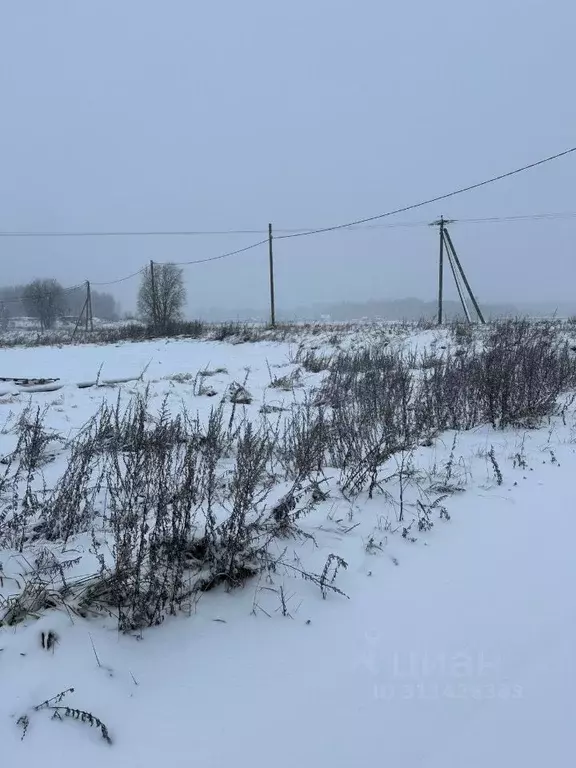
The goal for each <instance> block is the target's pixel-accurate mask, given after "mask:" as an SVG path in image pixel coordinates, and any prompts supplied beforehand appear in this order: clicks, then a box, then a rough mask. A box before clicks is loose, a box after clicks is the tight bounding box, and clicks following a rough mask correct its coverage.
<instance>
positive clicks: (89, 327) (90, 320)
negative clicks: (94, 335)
mask: <svg viewBox="0 0 576 768" xmlns="http://www.w3.org/2000/svg"><path fill="white" fill-rule="evenodd" d="M85 307H86V331H87V332H88V331H93V330H94V317H93V315H92V293H91V291H90V280H86V304H85Z"/></svg>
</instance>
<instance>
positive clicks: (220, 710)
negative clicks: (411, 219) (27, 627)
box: [0, 444, 576, 768]
mask: <svg viewBox="0 0 576 768" xmlns="http://www.w3.org/2000/svg"><path fill="white" fill-rule="evenodd" d="M555 450H556V457H557V461H558V463H559V464H560V466H558V464H557V463H551V462H547V463H542V464H541V465H540V466H538V467H537V468H536V469H535V471H533V472H525V473H522V471H521V470H520V471H519V473H518V475H517V477H518V480H517V481H514V482H517V485H513V484H512V482H510V483H509V484H508V487H507V485H506V483H505V484H504V485H503V486H501V487H500V488H499V489H498V492H499V493H498V494H495V493H490V494H489V495H488V496H486V497H482V495H478V494H476V495H474V496H473V495H472V494H471V493H466V494H464V495H461V496H459V497H458V498H456V499H454V500H453V501H452V504H451V511H452V513H453V518H452V522H451V523H450V524H449V525H447V526H446V527H445V528H444V529H443V530H442V531H441V533H440V534H439V535H438V536H437V537H435V538H434V539H433V540H431V541H430V543H429V544H428V545H427V546H425V547H418V548H416V547H414V548H412V549H410V547H409V545H408V544H406V552H405V554H404V557H403V562H402V563H401V565H400V567H396V568H391V567H390V566H389V564H388V563H387V562H385V558H380V559H378V558H370V562H369V565H370V570H367V563H366V562H362V563H358V562H357V563H356V565H355V568H354V569H353V570H355V572H352V573H350V574H349V579H348V582H347V584H346V587H347V591H348V592H349V593H350V594H351V599H350V600H344V599H341V598H338V597H330V598H329V599H328V600H326V601H318V603H317V604H315V605H314V612H313V615H312V614H311V613H310V615H309V614H307V613H302V610H303V609H301V611H300V612H298V613H297V614H296V615H295V618H294V619H292V620H290V619H288V618H284V617H282V616H274V617H272V618H271V619H268V618H266V617H263V616H262V617H259V618H255V617H254V616H251V615H249V612H248V611H247V610H246V608H247V606H246V603H245V602H243V600H238V596H237V593H235V594H233V595H226V594H223V595H220V596H218V597H215V598H210V600H209V601H206V603H205V607H204V609H203V610H199V611H198V613H197V615H196V616H194V617H193V618H190V619H186V618H179V619H175V620H172V622H171V623H170V624H168V625H164V626H163V627H160V628H158V629H156V630H149V631H147V632H146V633H145V634H144V638H143V639H142V640H140V641H137V640H135V639H134V638H127V637H121V636H118V635H117V634H116V633H114V632H111V631H110V630H107V631H105V630H99V628H98V627H97V626H95V627H90V626H89V625H87V624H82V623H80V624H79V623H78V622H76V623H75V624H74V625H73V626H70V627H68V629H67V630H66V633H65V634H63V635H62V640H61V643H60V645H59V647H58V648H57V649H56V651H55V653H54V656H53V657H47V655H46V654H45V652H44V651H42V650H41V649H40V648H39V647H37V637H38V633H39V631H40V629H41V628H42V627H44V628H47V627H48V626H49V625H50V621H53V617H44V618H42V619H40V621H39V622H37V623H36V624H35V625H34V626H33V630H34V631H33V633H32V632H30V633H28V634H26V633H25V634H23V635H22V634H21V632H20V631H18V633H17V634H18V638H19V643H18V646H17V650H18V652H17V653H16V645H15V644H14V643H11V642H10V640H11V639H12V640H14V639H15V635H14V636H13V637H12V638H11V637H10V635H9V634H7V630H3V634H2V635H0V640H1V641H2V643H1V645H2V646H5V647H4V650H3V651H2V652H1V653H0V681H1V688H2V696H1V697H0V699H1V701H0V707H1V709H0V715H1V718H0V742H1V743H2V748H3V756H4V761H5V764H6V765H14V764H15V763H18V764H22V765H33V764H37V763H38V761H40V762H39V764H41V765H43V766H45V767H46V766H56V765H59V766H77V765H79V764H81V765H83V766H85V768H92V766H100V765H102V764H105V765H107V766H110V767H111V766H128V765H129V766H134V767H135V768H138V767H140V766H141V767H142V768H148V767H149V766H150V767H151V766H158V765H162V764H165V765H170V766H173V767H174V768H176V767H177V766H190V765H194V766H203V767H205V768H209V767H210V766H213V767H214V768H216V766H218V767H220V766H229V765H240V766H251V767H252V768H256V767H259V766H268V765H273V766H275V767H276V768H284V767H286V768H288V767H289V766H290V768H292V766H295V765H302V766H308V765H309V766H323V765H330V766H332V767H333V768H334V767H336V766H338V768H339V767H340V766H342V768H344V767H346V768H348V766H351V765H391V766H395V767H397V768H402V767H404V766H405V767H406V768H416V767H417V766H418V768H420V767H422V768H432V767H434V768H436V766H438V767H439V766H442V768H462V767H465V768H476V767H478V768H480V767H482V768H485V766H491V768H500V766H502V767H504V766H522V768H540V767H541V766H542V765H554V766H564V765H570V764H571V763H572V759H573V753H574V747H573V739H572V729H573V726H574V723H575V722H576V703H575V695H574V694H575V683H576V646H575V642H576V602H575V600H574V595H573V591H574V584H576V558H575V557H574V545H575V541H576V515H575V492H574V475H575V473H576V454H575V453H574V448H573V446H571V445H570V444H565V445H563V446H558V447H557V448H556V449H555ZM500 492H501V493H500ZM306 608H307V609H311V604H310V602H308V604H307V606H306ZM222 615H226V620H225V621H224V620H223V619H221V618H219V617H221V616H222ZM15 634H16V633H15ZM92 642H94V645H95V647H96V650H97V653H98V660H99V664H100V665H101V666H98V664H97V663H96V660H95V657H94V652H93V649H92ZM72 686H75V687H76V690H77V697H76V699H75V705H76V706H81V705H82V706H84V707H85V708H87V709H88V708H89V709H90V710H91V711H94V713H95V714H98V716H100V717H101V718H102V719H103V720H105V721H106V723H107V724H108V725H109V727H110V728H111V730H112V731H113V735H114V744H113V745H112V746H108V745H106V744H105V743H104V742H103V741H102V740H101V739H98V738H97V737H96V736H95V735H94V733H93V731H90V730H88V732H86V730H85V729H84V728H83V727H82V726H81V725H78V726H76V724H75V723H71V722H62V723H52V722H50V720H49V718H48V717H46V718H42V717H41V714H42V713H37V714H36V716H35V719H34V721H33V722H32V723H31V725H30V732H29V733H28V734H27V736H26V738H25V739H24V740H22V741H20V732H19V729H18V728H17V727H16V723H15V720H16V719H17V717H18V716H19V715H20V714H21V711H22V710H24V709H25V708H26V707H27V706H29V704H30V702H31V701H34V700H37V701H42V700H43V699H44V698H46V697H47V696H48V695H52V694H53V693H56V692H58V691H60V690H63V689H64V688H66V687H72ZM11 719H12V720H11Z"/></svg>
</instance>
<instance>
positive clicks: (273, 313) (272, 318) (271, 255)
mask: <svg viewBox="0 0 576 768" xmlns="http://www.w3.org/2000/svg"><path fill="white" fill-rule="evenodd" d="M272 239H273V238H272V224H268V260H269V272H270V326H271V327H272V328H274V326H275V325H276V299H275V296H274V249H273V248H272Z"/></svg>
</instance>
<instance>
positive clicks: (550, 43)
mask: <svg viewBox="0 0 576 768" xmlns="http://www.w3.org/2000/svg"><path fill="white" fill-rule="evenodd" d="M574 29H576V6H575V5H574V3H573V2H572V1H571V0H546V1H544V0H484V1H483V2H482V3H478V2H466V1H465V0H435V1H434V2H432V0H412V1H410V0H404V1H403V2H399V3H389V2H384V0H291V2H275V1H274V0H243V1H242V2H240V1H239V0H220V1H218V0H212V1H211V2H204V3H199V2H193V0H162V1H160V0H49V1H48V0H27V1H26V2H21V1H20V2H14V1H11V0H0V94H1V95H2V102H1V120H0V230H2V231H14V230H18V231H22V230H24V231H45V230H48V231H58V230H74V231H80V230H97V231H102V230H166V229H178V230H182V229H186V230H188V229H200V230H211V229H229V228H232V229H236V228H240V229H246V228H248V229H265V228H266V227H267V224H268V222H269V221H271V222H273V223H274V225H275V227H278V228H291V227H316V226H326V225H331V224H334V223H339V222H342V221H348V220H352V219H354V218H356V217H364V216H370V215H375V214H378V213H380V212H382V211H385V210H388V209H390V208H395V207H398V206H401V205H405V204H409V203H412V202H415V201H417V200H420V199H424V198H427V197H431V196H434V195H437V194H442V193H443V192H448V191H450V190H451V189H452V188H456V187H459V186H462V185H467V184H471V183H474V182H476V181H480V180H482V179H483V178H486V177H488V176H492V175H494V174H498V173H501V172H503V171H507V170H511V169H513V168H515V167H517V166H521V165H523V164H525V163H529V162H532V161H534V160H537V159H539V158H540V157H544V156H546V155H548V154H552V153H554V152H556V151H561V150H562V149H564V148H567V147H569V146H571V145H572V144H575V143H576V131H575V125H576V101H575V99H574V73H575V72H576V49H575V47H574ZM575 181H576V155H571V156H569V157H568V158H565V159H563V160H559V161H556V162H554V163H551V164H549V165H547V166H545V167H542V168H539V169H536V170H533V171H529V172H527V173H526V174H523V175H520V176H517V177H515V178H511V179H508V180H505V181H502V182H499V183H497V184H495V185H492V186H489V187H487V188H484V189H482V190H478V191H475V192H471V193H468V194H466V195H462V196H460V197H458V198H455V199H452V200H450V201H446V202H445V203H443V204H442V205H432V206H430V207H426V208H423V209H420V210H418V211H415V212H414V213H413V214H412V215H407V214H405V215H402V216H398V217H396V218H394V219H387V220H385V221H383V222H382V223H386V224H392V223H398V222H406V221H413V222H427V221H432V220H433V219H434V218H437V217H438V216H439V215H440V214H443V215H445V216H447V217H450V218H458V217H462V218H470V217H484V216H510V215H516V214H530V213H547V212H559V211H576V199H575ZM452 236H453V239H454V243H455V245H456V247H457V249H458V251H459V254H460V256H461V258H462V261H463V263H464V266H465V268H466V269H467V271H468V273H469V277H470V280H471V282H472V285H473V287H474V288H475V290H476V292H477V293H478V295H479V297H480V298H481V299H482V300H484V301H522V300H535V299H536V300H537V299H546V300H559V301H560V300H568V299H571V298H573V296H574V286H575V285H576V259H575V258H574V255H575V254H574V251H575V241H576V219H569V220H561V221H553V222H545V223H542V222H526V223H502V224H482V225H472V224H460V225H454V227H453V229H452ZM258 239H259V237H258V236H255V235H244V236H236V237H230V236H228V237H215V236H206V237H195V238H164V239H162V238H125V239H66V240H64V239H26V240H25V239H19V240H16V239H7V238H0V284H4V285H5V284H10V283H16V282H26V281H28V280H30V279H33V278H34V277H43V276H54V277H56V278H58V279H59V280H60V281H61V282H62V283H63V284H64V285H72V284H75V283H78V282H80V281H82V280H84V279H87V278H88V279H90V280H92V281H94V282H101V281H108V280H114V279H115V278H118V277H122V276H124V275H127V274H129V273H131V272H134V271H135V270H137V269H138V268H139V267H140V266H142V265H143V264H144V263H146V262H147V261H148V260H149V259H155V260H157V261H168V260H172V261H185V260H191V259H197V258H198V259H199V258H206V257H210V256H215V255H218V254H220V253H223V252H226V251H229V250H232V249H234V248H239V247H242V246H243V245H247V244H249V243H251V242H254V241H255V240H258ZM275 254H276V275H277V300H278V305H279V306H280V307H281V308H289V307H294V306H299V305H304V304H310V303H312V302H326V301H340V300H345V299H350V300H363V299H373V298H392V297H403V296H418V297H421V298H424V299H429V298H432V297H433V296H434V293H435V290H436V270H437V267H436V259H437V232H436V231H435V230H433V229H432V228H430V227H427V226H422V227H413V228H402V227H398V228H380V229H373V230H367V231H362V232H347V231H344V232H339V233H334V234H327V235H321V236H316V237H310V238H301V239H300V238H298V239H294V240H286V241H284V242H280V241H278V242H277V243H276V246H275ZM266 270H267V251H266V249H265V248H260V249H257V250H254V251H250V252H248V253H246V254H242V255H240V256H237V257H232V258H230V259H227V260H223V261H220V262H215V263H213V264H204V265H199V266H194V267H189V268H187V269H186V280H187V286H188V290H189V303H190V307H191V308H190V309H189V313H190V314H192V315H193V314H194V309H193V308H195V307H212V306H214V307H223V308H228V307H229V308H230V309H231V310H232V309H234V308H240V307H260V306H265V305H266V301H267V280H268V276H267V271H266ZM111 290H112V291H113V292H114V294H115V296H117V298H119V299H120V300H121V301H122V302H123V304H124V306H125V307H128V306H130V305H132V304H133V303H134V297H135V294H136V290H137V280H131V281H127V282H125V283H121V284H119V285H118V286H115V287H114V288H113V289H111ZM447 294H448V297H454V296H455V291H454V290H452V289H450V290H448V292H447Z"/></svg>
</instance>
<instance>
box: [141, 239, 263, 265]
mask: <svg viewBox="0 0 576 768" xmlns="http://www.w3.org/2000/svg"><path fill="white" fill-rule="evenodd" d="M267 242H268V238H266V239H265V240H259V241H258V242H257V243H252V245H247V246H246V247H245V248H238V250H236V251H229V252H228V253H222V254H220V255H219V256H210V257H208V258H206V259H194V260H193V261H177V262H174V261H170V262H166V261H155V262H154V264H174V266H175V267H188V266H190V265H191V264H206V263H207V262H209V261H219V260H220V259H227V258H228V257H229V256H236V255H237V254H239V253H245V252H246V251H251V250H252V249H253V248H258V246H260V245H264V243H267Z"/></svg>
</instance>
